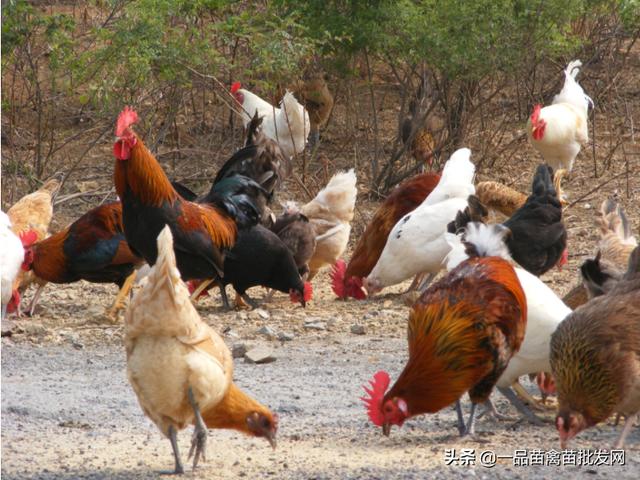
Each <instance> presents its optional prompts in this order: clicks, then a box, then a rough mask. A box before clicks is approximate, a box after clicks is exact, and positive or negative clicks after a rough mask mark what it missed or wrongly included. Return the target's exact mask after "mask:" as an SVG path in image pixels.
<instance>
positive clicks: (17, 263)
mask: <svg viewBox="0 0 640 480" xmlns="http://www.w3.org/2000/svg"><path fill="white" fill-rule="evenodd" d="M23 260H24V248H23V246H22V242H21V241H20V238H19V237H18V236H17V235H16V234H15V233H13V231H12V230H11V220H9V217H8V216H7V214H6V213H4V212H3V211H0V277H1V282H0V289H1V290H2V294H1V296H2V307H3V311H4V307H5V306H6V305H7V304H8V303H9V300H11V294H12V292H13V282H14V281H15V279H16V277H17V276H18V272H19V271H20V267H21V266H22V262H23Z"/></svg>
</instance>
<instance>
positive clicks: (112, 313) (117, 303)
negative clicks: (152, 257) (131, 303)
mask: <svg viewBox="0 0 640 480" xmlns="http://www.w3.org/2000/svg"><path fill="white" fill-rule="evenodd" d="M136 274H137V272H136V271H135V270H134V271H133V272H132V273H131V275H129V276H128V277H127V279H126V280H125V281H124V283H123V284H122V288H121V289H120V291H119V292H118V295H117V296H116V299H115V300H114V301H113V305H112V306H111V308H110V309H109V310H107V316H109V317H111V318H115V317H116V315H117V314H118V310H120V308H122V302H123V301H124V298H125V297H126V296H127V294H128V293H129V292H130V291H131V289H132V288H133V283H134V282H135V281H136Z"/></svg>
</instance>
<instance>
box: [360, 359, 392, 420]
mask: <svg viewBox="0 0 640 480" xmlns="http://www.w3.org/2000/svg"><path fill="white" fill-rule="evenodd" d="M369 383H370V384H371V388H367V387H366V386H365V387H364V391H365V392H367V395H369V396H368V397H360V400H362V401H363V402H364V403H365V405H366V406H367V410H368V413H369V420H371V421H372V422H373V424H374V425H376V426H378V427H381V426H382V424H383V423H384V417H383V416H382V399H383V398H384V394H385V392H386V391H387V388H388V387H389V383H390V380H389V374H388V373H387V372H384V371H382V370H381V371H379V372H377V373H376V374H375V375H374V376H373V380H371V381H370V382H369Z"/></svg>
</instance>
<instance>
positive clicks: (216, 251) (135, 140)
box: [113, 108, 237, 280]
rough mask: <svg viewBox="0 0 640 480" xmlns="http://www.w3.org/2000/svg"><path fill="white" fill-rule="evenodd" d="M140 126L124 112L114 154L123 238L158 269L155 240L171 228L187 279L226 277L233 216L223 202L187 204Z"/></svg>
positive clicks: (130, 113)
mask: <svg viewBox="0 0 640 480" xmlns="http://www.w3.org/2000/svg"><path fill="white" fill-rule="evenodd" d="M137 121H138V115H137V114H136V112H135V111H133V110H131V109H129V108H125V109H124V110H123V111H122V112H121V113H120V115H119V117H118V121H117V125H116V137H117V140H116V143H115V145H114V150H113V151H114V155H115V157H116V165H115V174H114V181H115V186H116V192H117V194H118V196H119V197H120V199H121V200H122V220H123V225H124V233H125V236H126V239H127V242H128V243H129V245H130V247H131V249H132V252H133V253H134V254H138V255H140V256H142V257H143V258H144V259H145V260H146V261H147V263H149V264H150V265H153V264H154V263H155V261H156V257H157V254H158V252H157V246H156V242H155V238H156V237H157V235H158V234H159V233H160V230H162V228H163V227H164V225H169V226H170V227H171V231H172V234H173V238H174V246H175V250H176V258H177V262H178V269H179V270H180V274H181V275H182V277H183V278H184V279H185V280H188V279H211V278H219V277H221V276H222V274H223V273H222V272H223V269H224V254H225V252H226V251H227V250H228V249H230V248H231V247H232V246H233V244H234V243H235V241H236V235H237V225H236V222H235V218H234V215H233V214H232V212H229V210H228V209H227V207H226V205H225V203H224V202H220V201H216V203H215V205H204V204H197V203H193V202H189V201H186V200H184V199H183V198H182V197H181V196H180V195H179V194H178V193H177V192H176V190H175V189H174V188H173V186H172V185H171V183H170V182H169V179H168V178H167V176H166V175H165V173H164V171H163V170H162V167H161V166H160V164H159V163H158V161H157V160H156V159H155V158H154V157H153V155H152V154H151V152H150V151H149V150H148V149H147V147H145V145H144V144H143V143H142V140H141V139H140V138H139V137H138V136H137V135H136V134H135V132H134V131H133V130H132V129H131V125H133V124H134V123H136V122H137Z"/></svg>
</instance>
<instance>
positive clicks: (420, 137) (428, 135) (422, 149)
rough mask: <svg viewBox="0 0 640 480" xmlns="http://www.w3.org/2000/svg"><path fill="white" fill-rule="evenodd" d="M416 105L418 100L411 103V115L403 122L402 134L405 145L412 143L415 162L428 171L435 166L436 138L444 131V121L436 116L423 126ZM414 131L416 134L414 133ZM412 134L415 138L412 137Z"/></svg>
mask: <svg viewBox="0 0 640 480" xmlns="http://www.w3.org/2000/svg"><path fill="white" fill-rule="evenodd" d="M416 104H417V102H416V99H413V100H411V102H410V103H409V115H408V116H407V117H406V118H405V119H404V120H403V121H402V124H401V127H400V133H401V136H402V143H403V144H406V143H407V142H409V141H410V142H411V144H410V145H409V151H410V152H411V155H412V156H413V158H414V159H415V161H416V162H418V163H419V164H420V165H423V166H424V168H426V169H428V168H431V166H432V165H433V157H434V153H435V150H436V139H435V136H436V135H437V132H441V131H442V129H443V125H442V121H441V120H440V119H438V118H436V117H435V116H434V115H431V116H429V117H428V118H427V119H426V120H424V121H423V122H422V124H418V122H419V121H420V120H421V118H422V117H419V116H417V110H416ZM414 124H416V125H415V126H414ZM414 129H415V130H416V131H415V133H413V130H414ZM412 133H413V137H411V135H412Z"/></svg>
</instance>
